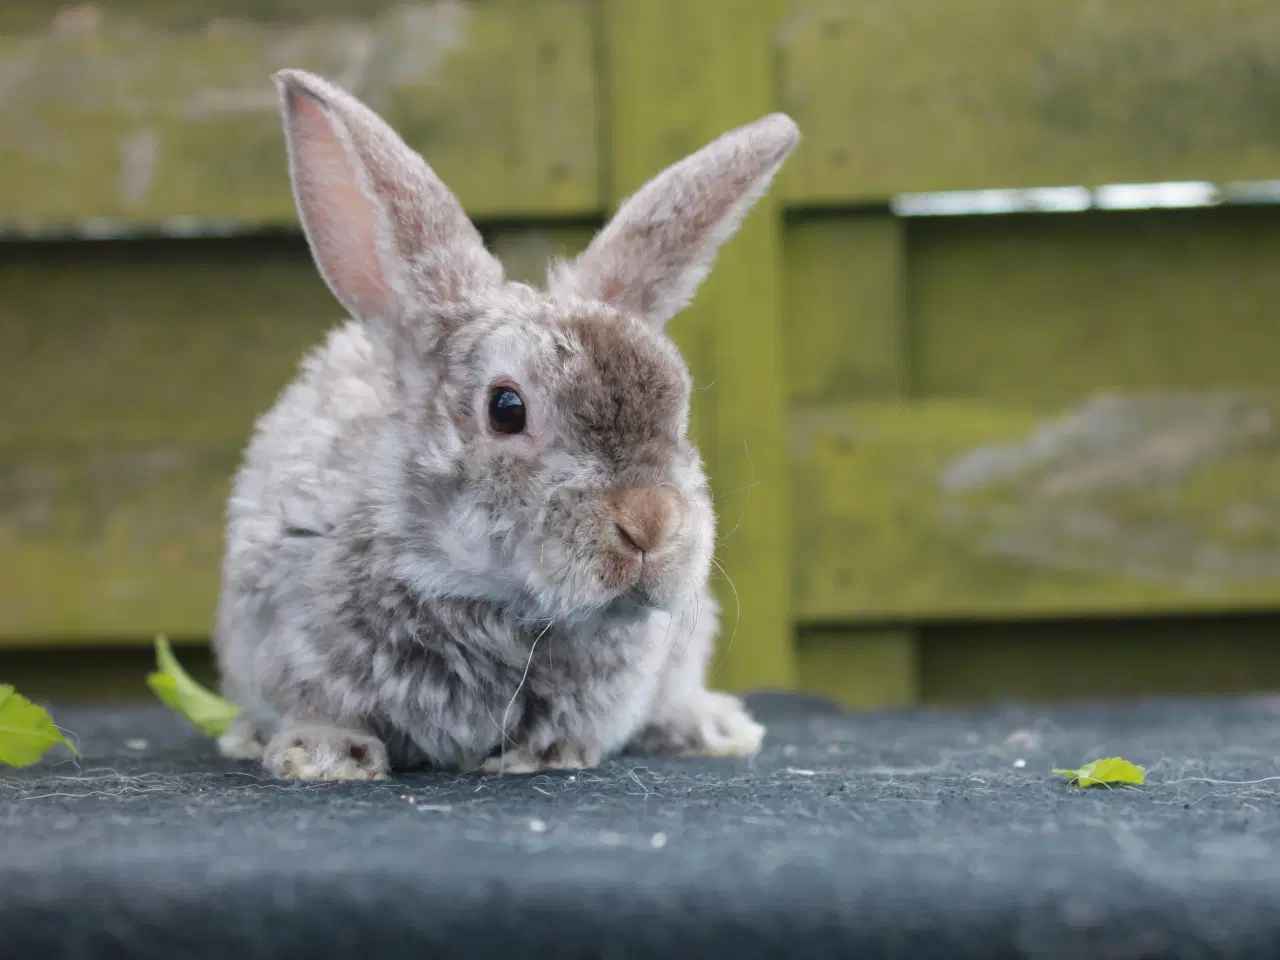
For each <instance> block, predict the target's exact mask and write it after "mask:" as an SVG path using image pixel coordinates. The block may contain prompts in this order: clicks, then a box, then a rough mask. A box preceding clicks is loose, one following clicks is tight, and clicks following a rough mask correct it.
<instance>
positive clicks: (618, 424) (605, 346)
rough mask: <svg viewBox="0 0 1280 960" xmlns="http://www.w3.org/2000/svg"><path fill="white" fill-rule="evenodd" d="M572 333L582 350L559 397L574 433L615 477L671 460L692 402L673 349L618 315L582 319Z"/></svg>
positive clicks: (575, 321) (574, 321)
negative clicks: (632, 469) (689, 401)
mask: <svg viewBox="0 0 1280 960" xmlns="http://www.w3.org/2000/svg"><path fill="white" fill-rule="evenodd" d="M566 328H567V331H568V332H569V333H570V335H571V336H572V337H573V339H574V340H575V341H576V342H577V344H578V346H579V347H580V350H581V352H580V354H579V356H578V357H577V358H576V360H575V361H573V362H571V363H570V364H569V367H568V369H567V370H566V371H565V374H566V376H565V377H564V379H563V381H562V382H561V385H560V389H559V390H558V391H557V393H558V398H557V406H558V408H559V410H560V411H561V414H562V416H563V417H564V419H565V421H566V428H567V433H568V434H569V435H570V436H572V437H574V438H575V439H577V440H578V441H580V442H581V443H582V444H583V445H584V446H586V447H587V448H589V449H591V450H592V451H593V452H596V453H597V454H598V455H600V456H602V457H603V458H604V460H605V461H606V463H607V465H608V466H609V467H610V468H612V469H613V470H614V471H615V472H616V473H621V472H623V471H625V470H627V469H630V468H638V467H643V466H646V465H652V466H659V465H661V464H664V463H667V462H669V460H670V456H671V450H672V448H673V447H675V446H677V445H678V444H679V443H680V439H681V436H682V434H683V430H684V424H685V418H686V412H687V408H688V400H689V379H688V374H687V373H686V371H685V369H684V367H683V365H682V364H681V363H680V360H679V357H678V355H677V354H676V353H675V351H674V348H673V347H671V346H670V345H668V344H665V343H663V342H661V341H660V340H659V339H658V338H657V337H656V336H654V335H652V334H650V333H648V331H646V330H644V329H643V328H642V327H640V325H639V324H636V323H634V322H632V321H630V320H628V319H626V318H624V317H622V316H620V315H618V314H615V313H613V312H612V311H608V312H603V311H602V312H601V313H598V314H593V315H589V316H580V317H575V318H574V319H572V320H570V321H567V323H566Z"/></svg>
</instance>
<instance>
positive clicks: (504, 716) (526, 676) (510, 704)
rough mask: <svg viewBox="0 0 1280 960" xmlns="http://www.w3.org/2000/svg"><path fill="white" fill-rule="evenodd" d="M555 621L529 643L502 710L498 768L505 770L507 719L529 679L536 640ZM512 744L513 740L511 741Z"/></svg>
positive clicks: (541, 636) (543, 634)
mask: <svg viewBox="0 0 1280 960" xmlns="http://www.w3.org/2000/svg"><path fill="white" fill-rule="evenodd" d="M553 623H555V621H554V620H552V621H551V622H550V623H548V624H547V625H546V626H545V627H543V628H542V633H540V634H538V635H537V636H536V637H534V638H533V643H531V644H529V659H528V660H526V661H525V664H524V673H523V674H521V676H520V682H519V683H518V684H516V692H515V693H513V694H511V699H510V700H508V701H507V709H505V710H503V711H502V726H500V727H499V728H498V733H499V735H500V736H501V737H502V755H501V756H502V759H501V760H500V761H499V769H500V770H505V769H506V767H507V741H508V740H510V739H511V738H510V737H509V736H508V735H507V719H508V718H509V717H510V716H511V708H512V707H513V706H515V702H516V698H517V697H519V696H520V691H521V690H523V689H524V683H525V681H526V680H528V679H529V668H530V667H532V666H533V652H534V651H535V650H537V649H538V641H539V640H541V639H542V638H543V637H544V636H546V634H547V631H548V630H550V629H551V625H552V624H553ZM512 746H515V742H514V741H512Z"/></svg>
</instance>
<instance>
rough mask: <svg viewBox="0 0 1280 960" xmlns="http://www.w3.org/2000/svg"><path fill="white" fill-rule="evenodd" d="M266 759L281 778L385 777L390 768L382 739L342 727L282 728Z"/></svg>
mask: <svg viewBox="0 0 1280 960" xmlns="http://www.w3.org/2000/svg"><path fill="white" fill-rule="evenodd" d="M262 763H263V766H265V767H266V768H267V772H268V773H270V774H271V775H272V776H273V777H276V778H278V779H280V780H385V779H387V774H388V772H389V771H390V766H389V764H388V762H387V748H386V746H385V745H384V744H383V743H382V741H381V740H378V739H377V738H375V737H371V736H369V735H368V734H364V733H357V732H356V731H354V730H343V729H341V728H340V727H322V726H306V727H292V728H289V729H285V730H281V731H280V732H279V733H277V734H276V735H275V736H274V737H272V739H271V742H270V743H269V744H267V748H266V752H265V753H264V755H263V758H262Z"/></svg>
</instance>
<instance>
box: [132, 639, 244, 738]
mask: <svg viewBox="0 0 1280 960" xmlns="http://www.w3.org/2000/svg"><path fill="white" fill-rule="evenodd" d="M156 667H157V668H158V669H157V670H156V672H154V673H149V674H147V686H149V687H150V688H151V692H152V693H154V694H155V695H156V696H157V697H159V698H160V699H161V701H163V702H164V704H165V706H167V707H169V709H171V710H173V711H174V712H175V713H179V714H181V715H182V716H184V717H186V718H187V719H188V720H190V721H191V722H192V723H193V724H195V725H196V726H197V727H198V728H199V729H200V731H201V732H202V733H204V734H205V735H206V736H209V737H220V736H222V734H224V733H226V732H227V728H228V727H230V726H231V721H232V720H234V719H235V718H236V715H237V714H239V713H240V708H239V707H238V706H236V705H235V704H234V703H232V702H231V701H230V700H224V699H222V697H220V696H218V695H217V694H216V693H211V692H210V691H208V690H206V689H205V688H204V687H202V686H200V684H198V683H196V682H195V681H194V680H192V679H191V676H190V675H189V674H188V673H187V671H185V670H183V669H182V665H181V664H179V663H178V658H177V657H175V656H174V655H173V649H172V648H171V647H170V646H169V641H168V639H167V638H166V637H156Z"/></svg>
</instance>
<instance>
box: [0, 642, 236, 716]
mask: <svg viewBox="0 0 1280 960" xmlns="http://www.w3.org/2000/svg"><path fill="white" fill-rule="evenodd" d="M174 642H175V645H176V646H177V647H178V649H177V651H176V652H177V655H178V659H179V660H180V661H181V662H182V667H183V669H184V670H186V671H187V672H188V673H189V674H191V676H192V677H194V678H195V679H196V681H197V682H198V683H202V684H204V685H205V686H206V687H208V688H210V689H217V684H218V672H217V668H216V667H215V666H214V662H213V655H212V651H211V650H210V649H209V645H208V643H207V642H190V643H182V642H180V641H177V640H175V641H174ZM155 662H156V657H155V653H153V652H152V650H151V649H150V648H149V647H140V646H124V647H108V646H91V647H83V646H82V647H76V646H62V647H50V646H43V647H33V648H31V649H27V650H22V649H16V648H13V647H9V646H0V677H4V682H5V683H9V684H12V685H13V686H14V687H16V688H17V689H18V690H19V691H20V692H21V693H23V694H24V695H25V696H27V697H30V698H31V699H32V700H35V701H37V702H40V701H43V702H45V703H50V702H52V703H54V704H61V703H68V702H76V701H80V702H85V701H88V702H96V703H103V702H111V701H124V702H128V701H133V702H138V701H142V702H149V703H155V702H156V698H155V694H153V693H152V692H151V690H150V688H149V687H148V686H147V682H146V677H147V674H148V673H150V672H151V671H152V670H154V669H155Z"/></svg>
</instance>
